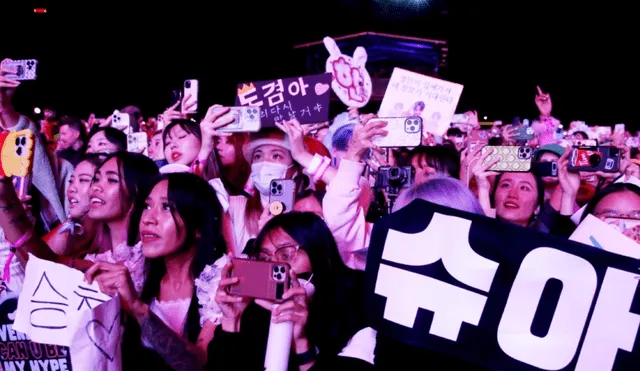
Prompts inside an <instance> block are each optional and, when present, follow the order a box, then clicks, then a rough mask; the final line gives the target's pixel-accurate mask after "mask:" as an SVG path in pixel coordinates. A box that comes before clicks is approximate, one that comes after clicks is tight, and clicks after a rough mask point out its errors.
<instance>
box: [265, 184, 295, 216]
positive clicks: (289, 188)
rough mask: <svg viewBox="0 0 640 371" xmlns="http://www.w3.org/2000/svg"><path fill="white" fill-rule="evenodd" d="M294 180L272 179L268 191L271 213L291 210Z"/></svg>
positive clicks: (293, 196) (293, 199)
mask: <svg viewBox="0 0 640 371" xmlns="http://www.w3.org/2000/svg"><path fill="white" fill-rule="evenodd" d="M295 198H296V182H295V181H294V180H293V179H274V180H272V181H271V187H270V192H269V210H270V211H271V214H273V215H279V214H281V213H283V212H288V211H291V210H293V205H294V203H295Z"/></svg>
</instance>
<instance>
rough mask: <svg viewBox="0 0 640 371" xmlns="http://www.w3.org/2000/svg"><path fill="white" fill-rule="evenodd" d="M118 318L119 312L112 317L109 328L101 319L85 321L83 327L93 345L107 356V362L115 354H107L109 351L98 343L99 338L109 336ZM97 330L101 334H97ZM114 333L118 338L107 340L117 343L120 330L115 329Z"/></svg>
mask: <svg viewBox="0 0 640 371" xmlns="http://www.w3.org/2000/svg"><path fill="white" fill-rule="evenodd" d="M119 319H120V313H118V314H116V317H115V318H114V319H113V322H112V323H111V326H109V328H107V326H105V325H104V324H103V323H102V322H101V321H98V320H97V319H94V320H91V321H89V322H87V326H86V327H85V329H86V331H87V336H89V340H91V342H92V343H93V345H94V346H95V347H96V348H98V350H99V351H100V353H102V354H104V356H105V357H107V359H108V360H109V362H113V360H114V359H115V355H114V354H109V352H107V350H105V349H104V348H103V346H102V345H100V344H99V340H100V339H109V337H110V336H111V332H113V329H114V327H116V323H118V320H119ZM98 332H101V333H102V334H98ZM104 335H106V336H104ZM116 335H117V336H118V338H117V339H116V340H115V341H108V342H109V343H112V344H118V342H119V341H120V331H117V334H116ZM116 348H117V347H116Z"/></svg>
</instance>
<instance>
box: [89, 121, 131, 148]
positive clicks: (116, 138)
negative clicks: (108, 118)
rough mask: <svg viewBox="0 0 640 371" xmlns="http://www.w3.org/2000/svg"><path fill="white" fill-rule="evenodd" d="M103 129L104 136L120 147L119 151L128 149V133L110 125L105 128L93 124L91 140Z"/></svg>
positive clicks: (90, 133) (90, 134)
mask: <svg viewBox="0 0 640 371" xmlns="http://www.w3.org/2000/svg"><path fill="white" fill-rule="evenodd" d="M101 131H103V132H104V137H105V138H106V139H107V140H108V141H109V143H112V144H114V145H115V146H116V147H117V148H118V151H126V150H127V134H125V133H123V132H122V131H120V130H118V129H116V128H112V127H110V126H107V127H104V128H101V127H99V126H93V127H92V128H91V131H90V132H89V140H91V138H93V136H94V135H96V134H98V133H99V132H101Z"/></svg>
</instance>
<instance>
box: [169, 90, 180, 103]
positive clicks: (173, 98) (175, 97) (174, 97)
mask: <svg viewBox="0 0 640 371" xmlns="http://www.w3.org/2000/svg"><path fill="white" fill-rule="evenodd" d="M181 100H182V90H180V89H176V90H174V91H172V92H171V101H170V102H169V107H173V106H174V105H175V104H176V103H178V102H180V101H181Z"/></svg>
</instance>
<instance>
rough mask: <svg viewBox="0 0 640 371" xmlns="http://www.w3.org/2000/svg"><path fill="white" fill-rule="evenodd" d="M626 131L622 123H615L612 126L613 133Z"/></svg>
mask: <svg viewBox="0 0 640 371" xmlns="http://www.w3.org/2000/svg"><path fill="white" fill-rule="evenodd" d="M625 131H626V129H625V126H624V124H616V126H614V128H613V132H614V133H619V134H624V132H625Z"/></svg>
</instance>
